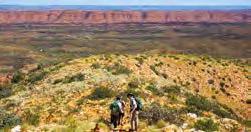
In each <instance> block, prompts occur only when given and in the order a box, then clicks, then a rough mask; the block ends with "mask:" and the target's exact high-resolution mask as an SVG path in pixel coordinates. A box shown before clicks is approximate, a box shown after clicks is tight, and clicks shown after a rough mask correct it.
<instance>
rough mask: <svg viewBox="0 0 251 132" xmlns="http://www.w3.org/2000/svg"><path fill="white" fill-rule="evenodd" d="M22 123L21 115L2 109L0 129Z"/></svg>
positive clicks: (0, 112)
mask: <svg viewBox="0 0 251 132" xmlns="http://www.w3.org/2000/svg"><path fill="white" fill-rule="evenodd" d="M20 123H21V120H20V118H19V117H17V116H15V115H13V114H9V113H7V112H6V111H4V110H2V109H0V130H1V129H3V128H11V127H13V126H16V125H18V124H20Z"/></svg>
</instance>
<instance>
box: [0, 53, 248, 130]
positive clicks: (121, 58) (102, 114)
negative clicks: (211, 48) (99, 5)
mask: <svg viewBox="0 0 251 132" xmlns="http://www.w3.org/2000/svg"><path fill="white" fill-rule="evenodd" d="M248 68H250V67H248V65H247V64H245V63H244V62H241V61H233V60H227V59H218V58H213V57H210V56H195V55H182V54H166V53H163V54H155V53H145V54H138V55H126V54H106V55H94V56H90V57H87V58H80V59H75V60H72V61H68V62H64V63H60V64H57V65H54V66H50V67H37V69H33V70H31V71H29V70H28V69H22V70H20V72H16V73H15V75H14V77H13V79H12V82H13V83H14V84H13V85H12V86H1V87H2V88H1V95H0V97H1V100H0V108H1V111H0V112H1V113H0V117H2V118H0V128H2V129H3V128H5V130H7V129H8V128H12V127H14V126H16V125H18V124H21V129H22V130H23V131H28V130H31V131H35V130H36V131H90V130H91V129H93V128H94V127H95V124H96V123H99V124H100V127H101V129H102V130H103V131H109V124H108V122H109V115H110V114H109V112H110V111H109V105H110V103H111V102H112V101H113V99H114V98H115V97H116V96H117V95H123V97H124V100H125V101H126V102H127V105H128V104H129V101H128V100H127V99H126V97H125V95H126V93H129V92H130V93H134V94H135V95H137V96H138V97H140V98H141V99H142V100H143V104H144V109H143V111H141V112H140V132H144V131H146V132H148V131H154V132H155V131H162V130H163V131H167V132H168V131H171V130H176V131H182V130H184V131H187V132H188V131H193V130H204V131H223V132H224V131H226V132H230V131H237V130H242V129H244V127H245V121H246V120H247V118H248V111H247V108H248V105H247V103H246V100H247V96H248V85H249V79H248ZM27 71H28V73H27ZM128 109H129V106H127V110H128ZM127 112H128V111H127ZM121 129H125V130H128V129H129V121H128V116H127V117H126V119H125V125H124V126H123V127H121Z"/></svg>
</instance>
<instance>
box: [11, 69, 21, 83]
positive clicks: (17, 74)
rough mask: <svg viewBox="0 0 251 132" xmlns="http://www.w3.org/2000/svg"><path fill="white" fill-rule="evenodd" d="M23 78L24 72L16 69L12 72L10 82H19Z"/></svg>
mask: <svg viewBox="0 0 251 132" xmlns="http://www.w3.org/2000/svg"><path fill="white" fill-rule="evenodd" d="M23 79H24V74H23V73H21V72H19V71H17V72H15V73H14V74H13V77H12V79H11V82H12V83H19V82H20V81H21V80H23Z"/></svg>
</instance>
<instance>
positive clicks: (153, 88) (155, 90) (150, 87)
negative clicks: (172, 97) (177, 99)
mask: <svg viewBox="0 0 251 132" xmlns="http://www.w3.org/2000/svg"><path fill="white" fill-rule="evenodd" d="M146 89H147V90H149V91H151V92H152V93H153V94H155V95H158V96H164V94H163V92H162V91H161V90H159V89H158V88H157V86H156V85H154V84H150V85H148V86H147V87H146Z"/></svg>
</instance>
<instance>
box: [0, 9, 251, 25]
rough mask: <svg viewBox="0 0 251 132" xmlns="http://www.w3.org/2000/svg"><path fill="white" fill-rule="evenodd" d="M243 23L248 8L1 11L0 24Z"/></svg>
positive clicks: (248, 14) (249, 13)
mask: <svg viewBox="0 0 251 132" xmlns="http://www.w3.org/2000/svg"><path fill="white" fill-rule="evenodd" d="M180 22H209V23H225V22H226V23H245V22H251V11H249V10H247V11H77V10H75V11H70V10H65V11H64V10H55V11H1V12H0V24H20V23H36V24H114V23H180Z"/></svg>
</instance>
